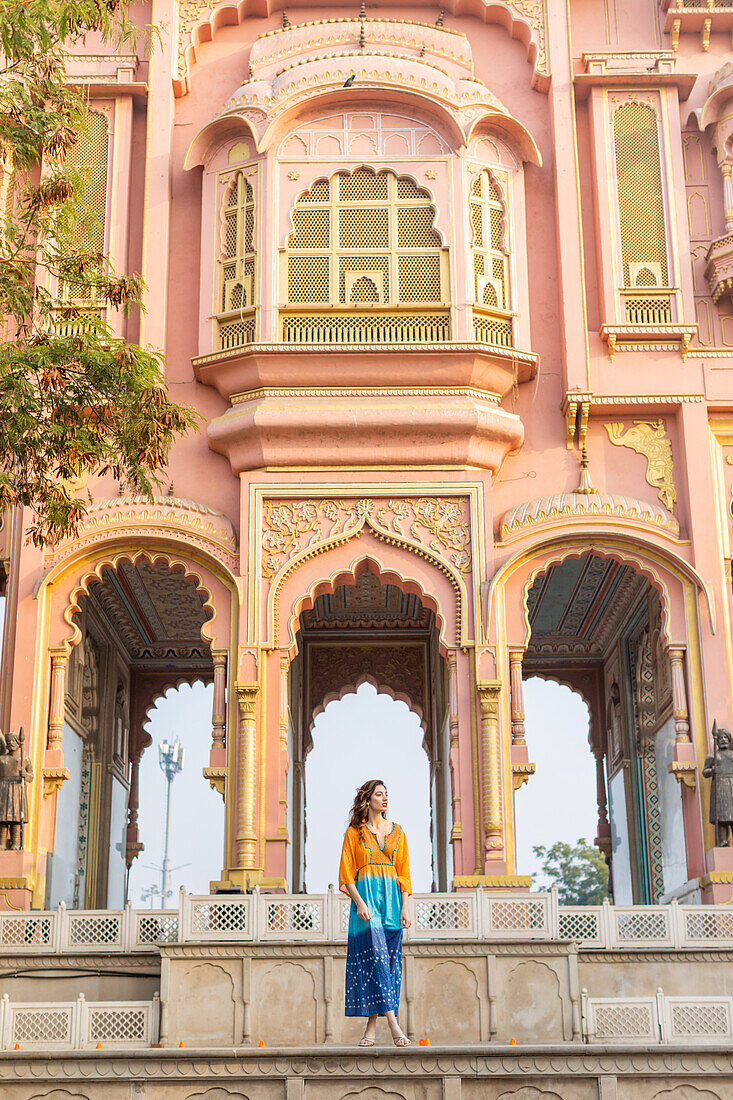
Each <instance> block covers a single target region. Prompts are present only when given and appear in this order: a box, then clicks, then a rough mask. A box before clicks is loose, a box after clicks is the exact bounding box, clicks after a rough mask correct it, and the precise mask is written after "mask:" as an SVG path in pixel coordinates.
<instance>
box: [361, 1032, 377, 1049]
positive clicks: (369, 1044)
mask: <svg viewBox="0 0 733 1100" xmlns="http://www.w3.org/2000/svg"><path fill="white" fill-rule="evenodd" d="M359 1046H360V1047H373V1046H374V1040H373V1039H369V1038H368V1037H367V1036H366V1035H365V1036H364V1037H363V1038H362V1039H360V1040H359Z"/></svg>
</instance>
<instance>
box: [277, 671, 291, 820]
mask: <svg viewBox="0 0 733 1100" xmlns="http://www.w3.org/2000/svg"><path fill="white" fill-rule="evenodd" d="M289 671H290V658H289V657H288V655H287V653H281V654H280V723H279V730H280V775H279V789H280V806H281V807H282V810H281V812H282V814H283V823H284V821H285V817H286V815H287V805H288V768H289V767H290V757H289V748H288V731H289V720H288V673H289Z"/></svg>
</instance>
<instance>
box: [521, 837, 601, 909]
mask: <svg viewBox="0 0 733 1100" xmlns="http://www.w3.org/2000/svg"><path fill="white" fill-rule="evenodd" d="M532 851H533V852H534V854H535V855H536V856H537V858H538V859H540V860H541V861H542V871H543V873H544V875H545V877H546V878H547V880H548V882H549V885H551V886H557V888H558V898H559V900H560V904H561V905H600V904H601V902H602V901H603V899H604V898H605V897H606V896H607V895H608V867H607V865H606V861H605V859H604V857H603V854H602V852H600V851H599V850H598V848H596V847H594V845H592V844H589V843H588V841H587V840H579V841H578V843H577V844H565V843H564V842H563V841H560V840H559V841H557V842H556V843H555V844H552V845H550V847H549V848H545V847H543V846H541V845H539V846H538V847H536V848H533V849H532Z"/></svg>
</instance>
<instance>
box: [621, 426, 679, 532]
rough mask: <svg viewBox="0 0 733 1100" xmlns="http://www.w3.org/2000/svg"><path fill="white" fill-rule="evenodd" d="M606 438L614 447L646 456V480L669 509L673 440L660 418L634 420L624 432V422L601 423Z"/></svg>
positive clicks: (673, 495)
mask: <svg viewBox="0 0 733 1100" xmlns="http://www.w3.org/2000/svg"><path fill="white" fill-rule="evenodd" d="M604 427H605V429H606V431H607V432H608V438H609V439H610V440H611V442H612V443H613V445H614V446H616V447H630V448H631V449H632V450H633V451H636V453H637V454H640V455H643V456H644V458H645V459H646V479H647V481H648V483H649V484H650V485H651V486H653V487H654V488H655V489H657V490H658V494H659V499H660V500H661V501H662V503H663V504H664V506H665V507H666V508H668V509H669V511H670V512H671V511H672V510H673V509H674V504H675V501H676V500H677V489H676V487H675V483H674V464H673V462H672V443H671V441H670V440H669V438H668V437H667V432H666V429H665V425H664V421H663V420H655V421H648V420H635V421H634V423H633V425H632V427H630V428H627V429H626V431H624V426H623V424H620V423H618V422H615V423H613V424H605V425H604Z"/></svg>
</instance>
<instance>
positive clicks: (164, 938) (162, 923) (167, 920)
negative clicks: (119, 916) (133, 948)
mask: <svg viewBox="0 0 733 1100" xmlns="http://www.w3.org/2000/svg"><path fill="white" fill-rule="evenodd" d="M177 940H178V913H151V914H147V913H138V918H137V942H138V943H139V944H146V943H149V944H154V943H176V942H177Z"/></svg>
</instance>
